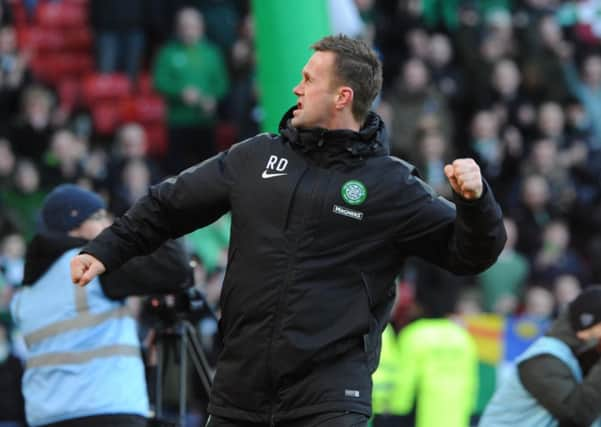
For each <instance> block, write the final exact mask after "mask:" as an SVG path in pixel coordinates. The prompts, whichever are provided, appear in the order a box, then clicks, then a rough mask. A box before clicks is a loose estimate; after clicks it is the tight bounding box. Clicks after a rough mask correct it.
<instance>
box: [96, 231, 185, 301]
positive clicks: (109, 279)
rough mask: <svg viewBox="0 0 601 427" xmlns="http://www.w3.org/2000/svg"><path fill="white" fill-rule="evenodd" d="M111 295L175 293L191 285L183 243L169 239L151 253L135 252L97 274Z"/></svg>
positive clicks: (107, 292)
mask: <svg viewBox="0 0 601 427" xmlns="http://www.w3.org/2000/svg"><path fill="white" fill-rule="evenodd" d="M100 284H101V286H102V291H103V292H104V294H105V295H106V296H107V297H109V298H111V299H122V298H125V297H128V296H130V295H149V294H164V293H175V292H177V291H180V290H183V289H185V288H187V287H189V286H191V285H192V270H191V268H190V264H189V262H188V256H187V254H186V252H185V250H184V248H183V246H182V245H181V244H180V243H179V242H177V241H175V240H168V241H167V242H165V243H164V244H163V245H161V246H160V247H159V248H158V249H157V250H156V251H154V252H153V253H151V254H150V255H142V256H137V257H134V258H132V259H130V260H129V261H127V262H126V263H125V264H123V265H122V266H121V267H120V268H118V269H117V270H115V271H113V272H112V273H109V274H104V275H102V276H101V277H100Z"/></svg>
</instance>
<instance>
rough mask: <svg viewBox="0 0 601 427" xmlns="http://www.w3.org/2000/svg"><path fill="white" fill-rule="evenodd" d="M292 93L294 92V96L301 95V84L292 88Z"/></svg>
mask: <svg viewBox="0 0 601 427" xmlns="http://www.w3.org/2000/svg"><path fill="white" fill-rule="evenodd" d="M292 93H294V94H295V95H296V96H300V95H301V93H302V92H301V84H300V83H299V84H297V85H296V86H294V87H293V88H292Z"/></svg>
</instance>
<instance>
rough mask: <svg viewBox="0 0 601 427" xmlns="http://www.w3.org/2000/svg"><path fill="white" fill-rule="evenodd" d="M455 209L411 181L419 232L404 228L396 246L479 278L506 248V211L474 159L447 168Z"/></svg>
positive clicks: (414, 228)
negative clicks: (504, 211) (504, 220)
mask: <svg viewBox="0 0 601 427" xmlns="http://www.w3.org/2000/svg"><path fill="white" fill-rule="evenodd" d="M445 175H446V176H447V179H448V180H449V183H450V184H451V187H452V188H453V193H454V194H453V201H454V204H453V203H450V202H449V201H447V200H445V199H443V198H441V197H438V196H437V195H436V194H434V191H433V190H432V189H431V188H430V187H429V186H428V185H427V184H426V183H424V182H423V181H421V180H420V179H419V178H418V177H417V176H412V177H411V178H410V185H411V187H410V189H411V191H413V192H414V193H416V194H421V196H419V197H417V196H416V197H415V200H416V202H415V205H416V207H415V208H414V213H413V217H414V218H415V220H412V221H410V222H413V223H415V224H419V225H418V226H416V225H412V226H409V227H408V226H406V225H405V226H403V227H401V228H400V230H399V232H398V233H397V244H398V245H399V247H400V249H401V251H402V252H403V253H404V254H406V255H414V256H417V257H420V258H422V259H425V260H426V261H429V262H431V263H433V264H435V265H438V266H439V267H442V268H444V269H446V270H448V271H450V272H452V273H455V274H476V273H479V272H481V271H483V270H484V269H486V268H487V267H489V266H490V265H491V264H493V263H494V262H495V261H496V259H497V257H498V255H499V254H500V253H501V250H502V249H503V246H504V245H505V240H506V234H505V228H504V227H503V216H502V214H501V208H500V207H499V205H498V204H497V202H496V201H495V199H494V196H493V194H492V190H491V189H490V188H489V187H488V184H486V182H485V181H484V180H483V179H482V176H481V174H480V168H479V167H478V165H477V164H476V162H475V161H474V160H472V159H458V160H455V161H454V162H453V163H452V164H450V165H447V166H446V167H445Z"/></svg>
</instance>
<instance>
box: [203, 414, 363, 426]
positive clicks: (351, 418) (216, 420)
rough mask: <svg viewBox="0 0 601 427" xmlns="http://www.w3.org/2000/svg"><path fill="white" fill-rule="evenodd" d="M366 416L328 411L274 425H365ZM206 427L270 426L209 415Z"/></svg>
mask: <svg viewBox="0 0 601 427" xmlns="http://www.w3.org/2000/svg"><path fill="white" fill-rule="evenodd" d="M367 421H368V418H367V417H366V416H365V415H362V414H356V413H354V412H328V413H325V414H317V415H312V416H309V417H305V418H299V419H297V420H291V421H280V422H276V424H275V427H366V426H367ZM206 427H271V426H270V425H269V424H257V423H250V422H246V421H236V420H230V419H226V418H220V417H215V416H214V415H211V416H210V417H209V420H208V422H207V425H206Z"/></svg>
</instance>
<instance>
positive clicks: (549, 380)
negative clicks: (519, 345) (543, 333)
mask: <svg viewBox="0 0 601 427" xmlns="http://www.w3.org/2000/svg"><path fill="white" fill-rule="evenodd" d="M518 374H519V376H520V381H521V382H522V384H523V385H524V388H525V389H526V390H527V391H528V392H529V393H530V394H532V396H534V398H535V399H536V400H537V401H538V403H540V404H541V405H542V406H543V407H544V408H545V409H547V410H548V411H549V412H550V413H551V414H553V416H554V417H555V418H557V419H558V420H559V421H560V423H561V424H562V425H574V426H582V427H585V426H586V427H589V426H590V425H591V424H592V423H593V422H594V421H595V420H596V419H597V418H599V416H601V362H597V363H596V364H595V365H594V366H593V367H592V368H591V370H590V372H589V373H588V375H587V376H586V378H585V379H584V380H583V381H582V383H578V382H577V381H576V379H575V378H574V376H573V375H572V372H571V371H570V369H569V368H568V366H566V365H565V364H564V363H563V362H561V361H560V360H559V359H557V358H556V357H553V356H551V355H547V354H543V355H540V356H537V357H533V358H532V359H528V360H525V361H524V362H522V363H520V364H519V365H518Z"/></svg>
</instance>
